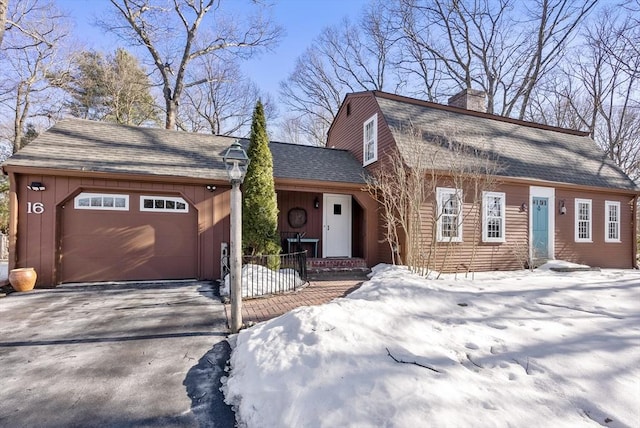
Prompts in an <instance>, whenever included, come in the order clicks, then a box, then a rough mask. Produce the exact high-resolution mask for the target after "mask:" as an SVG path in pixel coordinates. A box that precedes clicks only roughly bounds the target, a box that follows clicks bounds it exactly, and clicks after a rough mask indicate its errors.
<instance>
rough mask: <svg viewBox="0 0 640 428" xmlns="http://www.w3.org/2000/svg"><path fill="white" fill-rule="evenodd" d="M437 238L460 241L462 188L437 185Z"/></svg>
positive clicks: (439, 239) (445, 240)
mask: <svg viewBox="0 0 640 428" xmlns="http://www.w3.org/2000/svg"><path fill="white" fill-rule="evenodd" d="M436 198H437V213H438V219H437V234H438V236H437V238H438V241H439V242H462V190H456V189H449V188H445V187H438V188H437V189H436Z"/></svg>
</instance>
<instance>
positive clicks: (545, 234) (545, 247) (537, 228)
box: [531, 197, 549, 260]
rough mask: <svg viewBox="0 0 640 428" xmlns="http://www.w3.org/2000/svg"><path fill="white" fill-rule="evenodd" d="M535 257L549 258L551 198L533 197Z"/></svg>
mask: <svg viewBox="0 0 640 428" xmlns="http://www.w3.org/2000/svg"><path fill="white" fill-rule="evenodd" d="M531 216H532V223H533V228H532V229H533V254H532V256H533V259H534V260H539V259H548V258H549V198H540V197H534V198H533V207H532V211H531Z"/></svg>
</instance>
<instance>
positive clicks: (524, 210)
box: [520, 202, 529, 213]
mask: <svg viewBox="0 0 640 428" xmlns="http://www.w3.org/2000/svg"><path fill="white" fill-rule="evenodd" d="M527 208H529V207H528V206H527V203H526V202H523V203H522V205H520V212H521V213H526V212H527Z"/></svg>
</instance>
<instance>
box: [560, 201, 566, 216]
mask: <svg viewBox="0 0 640 428" xmlns="http://www.w3.org/2000/svg"><path fill="white" fill-rule="evenodd" d="M566 213H567V207H565V206H564V199H563V200H561V201H560V215H565V214H566Z"/></svg>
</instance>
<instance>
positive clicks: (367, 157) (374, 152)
mask: <svg viewBox="0 0 640 428" xmlns="http://www.w3.org/2000/svg"><path fill="white" fill-rule="evenodd" d="M377 160H378V114H377V113H376V114H374V115H373V116H372V117H371V118H370V119H369V120H367V121H366V122H365V123H364V128H363V145H362V163H363V165H369V164H370V163H372V162H375V161H377Z"/></svg>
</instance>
